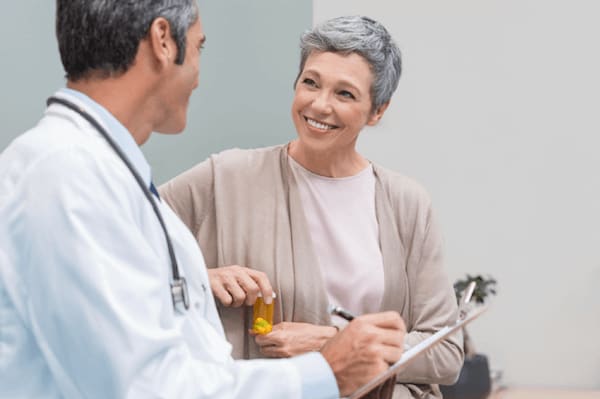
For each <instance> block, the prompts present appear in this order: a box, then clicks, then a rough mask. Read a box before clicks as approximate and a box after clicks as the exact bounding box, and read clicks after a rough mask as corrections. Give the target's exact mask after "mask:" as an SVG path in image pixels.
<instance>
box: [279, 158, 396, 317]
mask: <svg viewBox="0 0 600 399" xmlns="http://www.w3.org/2000/svg"><path fill="white" fill-rule="evenodd" d="M288 158H289V160H290V165H291V167H292V172H293V173H294V177H295V178H296V180H297V181H298V190H299V192H300V198H301V200H302V208H303V210H304V214H305V216H306V220H307V222H308V229H309V231H310V235H311V238H312V244H313V246H314V248H315V252H316V254H317V257H318V259H319V264H320V265H321V274H322V276H323V281H324V283H325V289H326V290H327V295H328V296H329V301H330V303H331V304H332V305H336V306H341V307H343V308H345V309H348V310H349V311H351V312H352V313H354V314H356V315H360V314H364V313H372V312H377V311H379V309H380V307H381V300H382V298H383V287H384V281H383V258H382V256H381V250H380V247H379V227H378V224H377V217H376V214H375V176H374V174H373V166H372V165H371V164H369V166H368V167H366V168H365V169H363V170H362V171H361V172H359V173H358V174H356V175H354V176H350V177H343V178H332V177H324V176H319V175H316V174H314V173H312V172H310V171H308V170H307V169H305V168H304V167H302V166H301V165H300V164H299V163H297V162H296V161H295V160H294V159H293V158H292V157H288ZM334 321H335V322H337V320H334Z"/></svg>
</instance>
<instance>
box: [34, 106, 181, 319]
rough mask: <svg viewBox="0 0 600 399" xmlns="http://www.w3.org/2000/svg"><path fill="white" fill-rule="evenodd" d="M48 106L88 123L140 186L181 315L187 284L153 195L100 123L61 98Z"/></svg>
mask: <svg viewBox="0 0 600 399" xmlns="http://www.w3.org/2000/svg"><path fill="white" fill-rule="evenodd" d="M50 104H60V105H62V106H64V107H67V108H69V109H70V110H72V111H74V112H76V113H78V114H79V115H80V116H81V117H82V118H83V119H85V120H86V121H88V122H89V123H90V124H91V125H92V126H93V127H94V128H95V129H96V130H97V131H98V133H100V134H101V135H102V137H104V139H105V140H106V141H107V142H108V144H110V146H111V147H112V149H113V150H114V151H115V152H116V153H117V155H118V156H119V158H121V160H122V161H123V163H125V165H126V166H127V169H129V171H130V172H131V174H132V175H133V177H134V178H135V181H136V182H137V184H138V185H139V186H140V188H141V189H142V191H143V192H144V195H145V196H146V199H148V201H149V202H150V204H151V205H152V209H153V210H154V214H155V215H156V218H157V219H158V221H159V223H160V227H161V228H162V230H163V233H164V235H165V241H166V242H167V248H168V249H169V258H170V259H171V271H172V274H173V282H171V283H170V285H171V298H172V299H173V307H174V308H175V310H176V311H178V312H181V313H183V312H185V311H186V310H188V309H189V307H190V298H189V294H188V289H187V282H186V281H185V278H184V277H182V276H180V275H179V266H178V265H177V258H176V257H175V251H174V250H173V244H172V243H171V237H170V236H169V232H168V231H167V227H166V225H165V222H164V220H163V218H162V215H161V213H160V209H158V205H156V202H155V201H154V198H153V194H152V193H151V192H150V189H149V188H148V187H147V186H146V184H145V183H144V181H143V180H142V178H141V176H140V175H139V173H138V172H137V171H136V170H135V168H134V167H133V165H132V164H131V162H130V161H129V159H128V158H127V156H126V155H125V154H124V153H123V151H122V150H121V148H119V146H118V145H117V143H115V142H114V140H113V139H112V138H111V137H110V136H109V134H108V132H107V131H106V129H104V127H102V125H100V123H98V121H97V120H96V119H94V118H93V117H92V116H91V115H90V114H88V113H87V112H86V111H85V110H83V109H82V108H81V107H79V106H78V105H76V104H74V103H72V102H70V101H68V100H65V99H63V98H59V97H50V98H48V100H46V105H50Z"/></svg>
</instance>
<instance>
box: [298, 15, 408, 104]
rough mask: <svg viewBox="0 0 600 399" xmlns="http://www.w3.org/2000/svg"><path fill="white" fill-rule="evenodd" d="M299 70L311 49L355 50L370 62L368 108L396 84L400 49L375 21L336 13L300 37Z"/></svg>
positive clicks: (388, 94)
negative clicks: (371, 79) (369, 97)
mask: <svg viewBox="0 0 600 399" xmlns="http://www.w3.org/2000/svg"><path fill="white" fill-rule="evenodd" d="M300 50H301V53H300V71H299V72H298V76H297V77H296V82H295V83H294V86H295V84H296V83H297V82H298V78H299V77H300V75H301V74H302V71H303V70H304V64H305V63H306V59H307V58H308V56H309V55H310V54H311V53H312V52H313V51H328V52H333V53H342V54H350V53H356V54H358V55H360V56H362V57H363V58H364V59H365V60H366V61H367V62H368V63H369V65H370V67H371V72H372V73H373V84H372V86H371V103H372V110H373V111H375V110H377V109H379V107H381V106H382V105H383V104H385V103H387V102H388V101H390V99H391V98H392V94H394V91H396V88H397V87H398V81H399V80H400V73H401V70H402V61H401V58H400V49H398V46H396V43H394V40H393V39H392V37H391V36H390V34H389V33H388V31H387V30H386V29H385V27H384V26H383V25H382V24H380V23H379V22H377V21H374V20H372V19H370V18H367V17H361V16H345V17H337V18H333V19H330V20H327V21H325V22H323V23H320V24H318V25H317V26H315V27H314V28H313V29H312V30H309V31H307V32H305V33H304V34H303V35H302V37H301V38H300Z"/></svg>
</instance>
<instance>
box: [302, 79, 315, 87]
mask: <svg viewBox="0 0 600 399" xmlns="http://www.w3.org/2000/svg"><path fill="white" fill-rule="evenodd" d="M302 83H304V84H305V85H307V86H313V87H314V86H316V85H317V83H316V82H315V81H314V80H312V79H311V78H304V80H302Z"/></svg>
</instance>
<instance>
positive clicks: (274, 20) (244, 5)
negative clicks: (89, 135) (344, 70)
mask: <svg viewBox="0 0 600 399" xmlns="http://www.w3.org/2000/svg"><path fill="white" fill-rule="evenodd" d="M199 4H200V11H201V16H202V22H203V25H204V31H205V33H206V35H207V38H208V41H207V43H206V46H205V49H204V51H203V54H202V58H201V63H200V70H201V72H200V86H199V87H198V89H197V90H196V91H195V92H194V94H193V95H192V99H191V104H190V111H189V118H188V126H187V128H186V130H185V131H184V133H183V134H180V135H177V136H163V135H158V134H155V135H153V137H152V138H151V139H150V140H149V141H148V142H147V143H146V144H145V145H144V146H143V147H142V150H143V151H144V153H145V154H146V156H147V158H148V160H149V162H150V164H151V165H152V169H153V173H154V177H155V181H156V182H157V183H162V182H164V181H166V180H167V179H168V178H170V177H172V176H174V175H176V174H177V173H180V172H182V171H183V170H185V169H187V168H189V167H191V166H192V165H194V164H195V163H197V162H199V161H201V160H203V159H205V158H206V157H207V156H208V155H209V154H211V153H214V152H216V151H220V150H222V149H225V148H230V147H257V146H264V145H272V144H277V143H282V142H285V141H287V140H289V139H291V138H292V137H294V136H295V133H294V129H293V124H292V122H291V120H290V117H289V114H290V111H289V107H290V104H291V99H292V96H293V89H292V83H293V81H294V78H295V76H296V72H297V67H298V60H299V55H298V39H299V36H300V33H301V32H302V31H304V30H306V29H308V28H309V27H310V25H311V22H312V21H311V17H312V4H311V3H310V2H298V1H281V0H253V1H244V0H219V1H214V0H200V1H199ZM54 12H55V4H54V1H39V0H20V1H18V2H7V3H6V4H5V5H4V12H3V15H5V16H6V18H5V21H4V22H3V23H2V24H0V34H1V35H2V37H4V38H5V39H6V40H5V41H6V44H5V45H6V46H8V48H5V51H4V53H3V55H2V64H1V65H0V79H1V84H2V86H1V87H2V96H1V97H0V112H1V114H0V120H1V121H2V122H1V124H2V127H1V129H0V150H2V149H4V148H5V147H6V146H7V145H8V143H9V142H10V141H11V140H12V139H13V138H15V137H16V136H17V135H18V134H20V133H21V132H23V131H24V130H26V129H27V128H29V127H31V126H33V125H34V124H35V123H36V122H37V120H38V119H39V118H40V116H41V113H42V112H43V110H44V108H45V99H46V98H47V97H48V96H50V95H51V94H52V93H53V92H54V91H55V90H56V89H58V88H60V87H62V86H64V82H65V81H64V78H63V76H64V73H63V70H62V65H61V64H60V58H59V56H58V49H57V44H56V39H55V36H54Z"/></svg>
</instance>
